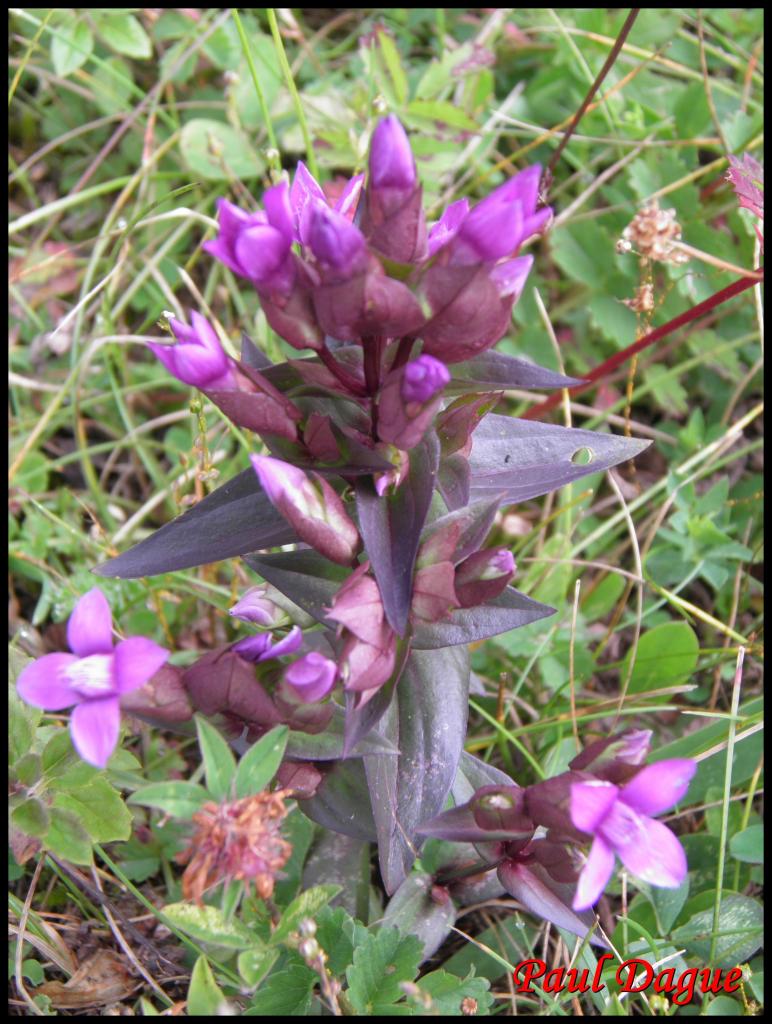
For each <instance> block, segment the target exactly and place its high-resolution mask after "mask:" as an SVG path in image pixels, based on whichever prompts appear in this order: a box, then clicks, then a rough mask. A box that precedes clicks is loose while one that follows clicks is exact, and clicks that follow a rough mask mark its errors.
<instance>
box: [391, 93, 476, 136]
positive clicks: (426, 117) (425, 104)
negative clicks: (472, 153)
mask: <svg viewBox="0 0 772 1024" xmlns="http://www.w3.org/2000/svg"><path fill="white" fill-rule="evenodd" d="M406 114H407V115H408V118H409V119H411V120H413V121H416V122H421V121H431V122H434V121H439V122H440V124H446V125H448V126H449V127H450V128H459V129H460V130H461V131H464V132H476V131H477V130H478V128H477V125H476V124H475V122H474V121H473V120H472V119H471V117H469V115H468V114H465V113H464V111H463V110H460V109H459V108H458V107H457V106H455V105H454V104H453V103H450V102H449V101H448V100H413V102H412V103H408V105H407V107H406ZM417 127H420V124H419V125H417Z"/></svg>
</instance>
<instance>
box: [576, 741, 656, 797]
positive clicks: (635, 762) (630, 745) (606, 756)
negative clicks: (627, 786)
mask: <svg viewBox="0 0 772 1024" xmlns="http://www.w3.org/2000/svg"><path fill="white" fill-rule="evenodd" d="M650 746H651V729H627V730H625V731H624V732H621V733H615V734H614V735H613V736H607V737H605V738H604V739H600V740H596V741H595V742H594V743H590V744H589V745H588V746H586V747H585V748H584V750H583V751H582V752H581V753H580V754H577V755H576V757H575V758H574V759H573V761H571V763H570V764H569V768H571V769H572V770H573V771H587V772H592V774H593V775H595V776H596V777H597V778H599V779H604V780H605V781H607V782H613V783H614V784H615V785H617V786H619V785H622V783H624V782H628V781H629V780H630V779H631V778H632V777H633V776H634V775H636V774H637V773H638V771H639V770H640V767H641V765H642V764H643V763H644V761H645V760H646V758H647V757H648V756H649V748H650Z"/></svg>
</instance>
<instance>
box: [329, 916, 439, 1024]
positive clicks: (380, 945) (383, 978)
mask: <svg viewBox="0 0 772 1024" xmlns="http://www.w3.org/2000/svg"><path fill="white" fill-rule="evenodd" d="M422 952H423V946H422V943H421V942H419V941H418V939H416V938H415V937H414V936H412V935H410V936H407V937H405V938H403V937H402V936H401V935H400V933H399V931H398V930H397V929H396V928H380V929H379V930H378V931H377V932H370V933H369V934H368V935H367V937H366V938H365V939H364V941H363V942H361V943H360V944H359V945H358V946H357V948H356V949H355V950H354V962H353V964H352V965H351V967H349V968H348V970H347V971H346V978H347V980H348V985H349V987H348V993H347V995H348V998H349V1001H350V1002H351V1005H352V1006H353V1007H354V1009H355V1010H356V1011H357V1013H359V1014H362V1015H364V1016H368V1017H370V1016H375V1015H378V1014H384V1013H388V1011H389V1008H390V1007H391V1005H392V1004H393V1003H396V1002H397V1001H398V1000H399V999H401V998H402V996H403V992H402V989H401V988H400V983H401V982H403V981H412V980H413V979H414V978H415V976H416V974H417V973H418V965H419V963H420V962H421V954H422Z"/></svg>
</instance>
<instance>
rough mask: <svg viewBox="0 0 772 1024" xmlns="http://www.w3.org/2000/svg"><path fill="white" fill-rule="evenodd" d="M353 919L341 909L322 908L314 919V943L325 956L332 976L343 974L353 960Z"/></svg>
mask: <svg viewBox="0 0 772 1024" xmlns="http://www.w3.org/2000/svg"><path fill="white" fill-rule="evenodd" d="M353 924H354V921H353V919H352V918H351V917H350V916H349V915H348V914H347V913H346V911H345V910H344V909H343V907H324V908H323V909H322V910H321V911H320V913H319V916H318V917H317V919H316V941H317V942H318V943H319V945H320V946H321V948H322V949H323V950H324V952H325V953H326V954H327V967H328V970H330V971H331V972H332V974H333V975H335V976H337V975H340V974H343V972H344V971H345V970H346V968H347V967H348V966H349V965H350V964H351V962H352V960H353V958H354V943H353V939H352V932H351V927H352V926H353Z"/></svg>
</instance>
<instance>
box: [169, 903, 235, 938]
mask: <svg viewBox="0 0 772 1024" xmlns="http://www.w3.org/2000/svg"><path fill="white" fill-rule="evenodd" d="M164 914H165V915H166V916H167V917H168V918H169V920H170V921H171V922H172V924H174V925H176V927H177V928H179V929H180V931H182V932H185V934H186V935H190V936H192V937H193V938H194V939H199V940H200V941H201V942H209V943H211V944H212V945H213V946H225V947H226V948H227V949H249V948H250V947H251V946H254V945H255V936H254V935H253V934H252V932H251V931H250V930H249V929H248V928H246V927H245V926H244V925H243V924H241V923H240V922H239V921H237V920H235V919H232V920H230V921H228V920H226V918H225V915H224V914H223V912H222V911H221V910H220V909H219V907H207V906H201V907H199V906H197V905H196V904H193V903H170V904H169V905H168V906H166V907H164Z"/></svg>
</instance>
